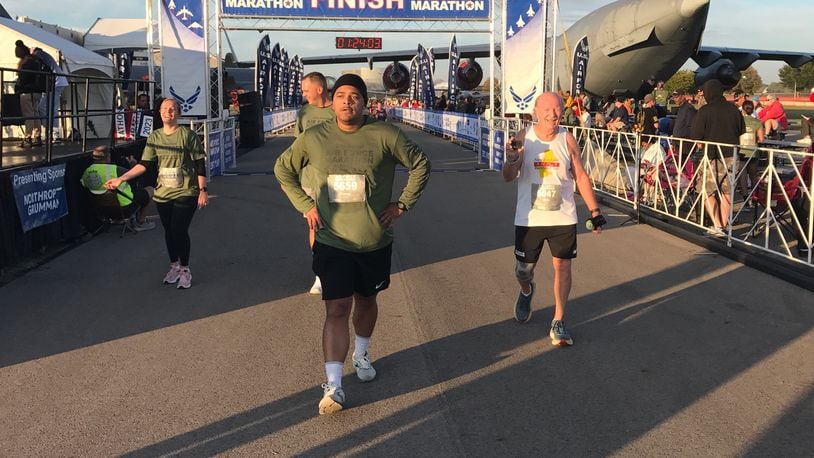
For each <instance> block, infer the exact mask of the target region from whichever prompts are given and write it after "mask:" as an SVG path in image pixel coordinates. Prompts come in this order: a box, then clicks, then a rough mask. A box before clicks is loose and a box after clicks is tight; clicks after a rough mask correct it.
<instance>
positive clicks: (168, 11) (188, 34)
mask: <svg viewBox="0 0 814 458" xmlns="http://www.w3.org/2000/svg"><path fill="white" fill-rule="evenodd" d="M159 9H160V10H161V14H160V16H159V21H160V30H161V35H160V36H161V87H162V91H161V92H162V93H163V94H165V95H166V96H168V97H172V98H174V99H175V100H177V101H178V104H179V105H180V106H181V116H206V115H207V112H206V102H207V97H209V89H208V88H209V63H208V62H207V58H206V43H205V42H204V39H203V30H204V27H205V25H206V22H205V18H204V17H203V2H202V0H189V1H187V2H185V3H184V7H183V8H182V9H180V10H178V8H177V7H176V5H175V2H174V1H173V0H161V2H160V5H159Z"/></svg>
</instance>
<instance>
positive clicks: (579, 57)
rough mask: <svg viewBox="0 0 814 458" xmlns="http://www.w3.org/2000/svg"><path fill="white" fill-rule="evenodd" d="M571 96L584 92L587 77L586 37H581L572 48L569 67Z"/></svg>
mask: <svg viewBox="0 0 814 458" xmlns="http://www.w3.org/2000/svg"><path fill="white" fill-rule="evenodd" d="M571 72H572V73H571V94H578V93H580V92H583V91H584V90H585V78H586V77H587V75H588V37H587V36H586V37H582V39H581V40H579V42H578V43H577V45H576V46H575V47H574V56H573V60H572V66H571Z"/></svg>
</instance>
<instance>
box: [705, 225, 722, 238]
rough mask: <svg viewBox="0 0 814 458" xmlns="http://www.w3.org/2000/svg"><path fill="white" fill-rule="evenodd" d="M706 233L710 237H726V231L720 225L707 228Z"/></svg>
mask: <svg viewBox="0 0 814 458" xmlns="http://www.w3.org/2000/svg"><path fill="white" fill-rule="evenodd" d="M707 235H711V236H712V237H726V232H725V231H724V228H722V227H715V226H713V227H711V228H709V229H707Z"/></svg>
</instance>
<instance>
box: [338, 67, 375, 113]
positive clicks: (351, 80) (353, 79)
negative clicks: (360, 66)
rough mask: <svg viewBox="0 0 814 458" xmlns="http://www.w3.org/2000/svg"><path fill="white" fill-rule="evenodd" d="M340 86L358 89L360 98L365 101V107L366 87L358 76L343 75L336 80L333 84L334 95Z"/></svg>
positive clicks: (351, 74)
mask: <svg viewBox="0 0 814 458" xmlns="http://www.w3.org/2000/svg"><path fill="white" fill-rule="evenodd" d="M341 86H353V87H355V88H356V89H358V90H359V93H360V94H362V98H364V99H365V105H367V86H366V85H365V82H364V80H363V79H362V78H361V77H360V76H359V75H354V74H353V73H345V74H344V75H342V76H340V77H339V79H337V80H336V82H335V83H334V94H336V90H337V89H339V87H341Z"/></svg>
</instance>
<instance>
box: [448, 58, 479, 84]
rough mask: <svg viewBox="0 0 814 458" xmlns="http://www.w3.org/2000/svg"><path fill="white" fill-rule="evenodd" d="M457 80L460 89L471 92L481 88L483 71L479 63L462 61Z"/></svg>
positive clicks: (470, 60)
mask: <svg viewBox="0 0 814 458" xmlns="http://www.w3.org/2000/svg"><path fill="white" fill-rule="evenodd" d="M455 80H456V81H457V82H458V87H459V88H461V89H462V90H464V91H471V90H472V89H475V88H476V87H478V86H480V82H481V81H483V69H482V68H481V66H480V64H479V63H477V62H475V59H464V60H461V63H460V64H458V71H457V72H456V78H455Z"/></svg>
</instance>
